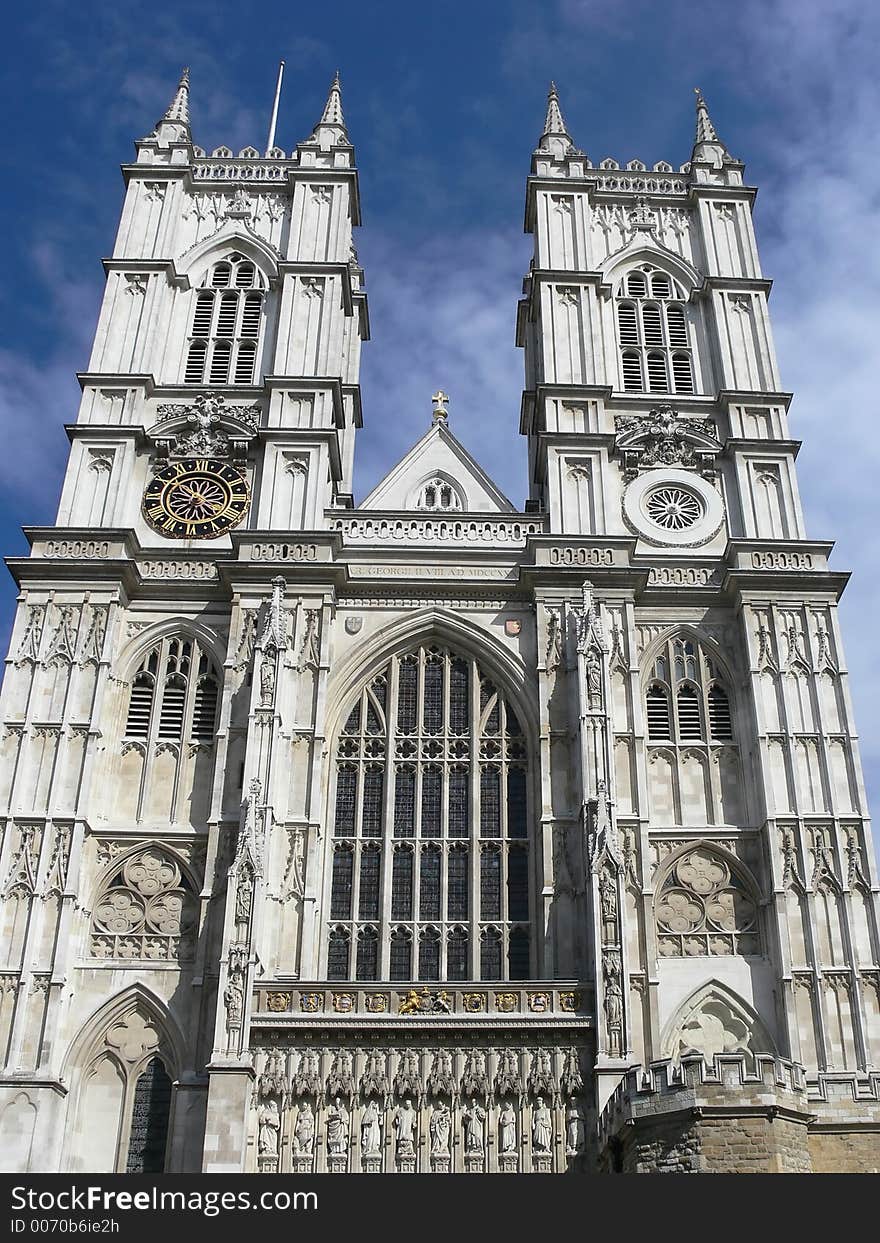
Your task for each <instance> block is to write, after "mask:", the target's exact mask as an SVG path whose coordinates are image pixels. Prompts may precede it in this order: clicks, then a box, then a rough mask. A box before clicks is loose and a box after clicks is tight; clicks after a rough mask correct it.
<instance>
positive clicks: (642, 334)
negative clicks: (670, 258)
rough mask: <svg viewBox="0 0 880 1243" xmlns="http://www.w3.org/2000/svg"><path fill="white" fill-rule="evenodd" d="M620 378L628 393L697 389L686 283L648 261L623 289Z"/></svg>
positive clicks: (619, 304) (619, 313) (628, 278)
mask: <svg viewBox="0 0 880 1243" xmlns="http://www.w3.org/2000/svg"><path fill="white" fill-rule="evenodd" d="M617 299H618V301H617V338H618V346H619V347H620V381H621V383H622V385H623V389H624V391H625V392H628V393H636V392H645V391H647V392H650V393H693V392H694V391H695V385H694V360H693V350H692V346H691V339H690V330H689V328H688V320H687V311H686V309H685V305H684V301H683V294H682V291H681V289H680V288H679V287H678V285H677V284H676V283H675V281H674V280H672V278H671V277H670V276H668V275H667V274H666V273H665V272H657V271H655V270H653V269H651V268H650V267H648V266H647V265H646V266H645V267H644V268H642V269H640V270H637V271H634V272H630V273H628V274H627V276H626V277H625V278H624V280H623V281H622V282H621V284H620V286H619V287H618V289H617Z"/></svg>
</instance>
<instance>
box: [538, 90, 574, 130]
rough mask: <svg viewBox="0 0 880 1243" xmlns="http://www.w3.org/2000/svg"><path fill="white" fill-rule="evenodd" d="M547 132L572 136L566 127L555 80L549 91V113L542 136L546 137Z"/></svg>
mask: <svg viewBox="0 0 880 1243" xmlns="http://www.w3.org/2000/svg"><path fill="white" fill-rule="evenodd" d="M547 134H564V135H565V137H566V138H568V137H570V135H569V133H568V130H567V129H566V128H565V120H564V118H563V116H562V109H561V108H560V107H559V93H558V92H557V90H556V83H555V82H551V83H550V90H549V91H548V92H547V115H546V117H545V118H544V133H543V134H542V135H541V137H542V138H544V137H546V135H547Z"/></svg>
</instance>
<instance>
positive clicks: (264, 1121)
mask: <svg viewBox="0 0 880 1243" xmlns="http://www.w3.org/2000/svg"><path fill="white" fill-rule="evenodd" d="M257 1125H258V1127H259V1134H258V1136H257V1151H258V1153H259V1155H260V1156H261V1157H277V1156H278V1132H279V1131H280V1130H281V1116H280V1114H279V1113H278V1104H277V1102H276V1101H266V1103H265V1104H264V1105H261V1106H260V1110H259V1113H258V1114H257Z"/></svg>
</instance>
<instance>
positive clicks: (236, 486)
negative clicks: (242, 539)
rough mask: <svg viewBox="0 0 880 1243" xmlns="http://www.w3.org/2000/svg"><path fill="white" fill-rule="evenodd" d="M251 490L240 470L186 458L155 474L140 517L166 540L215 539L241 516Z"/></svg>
mask: <svg viewBox="0 0 880 1243" xmlns="http://www.w3.org/2000/svg"><path fill="white" fill-rule="evenodd" d="M249 501H250V489H249V487H248V483H247V479H245V477H244V475H243V474H242V473H241V471H239V470H236V469H235V467H234V466H228V465H227V464H226V463H225V462H218V461H216V460H215V459H214V458H188V459H187V460H186V461H184V462H174V463H173V464H172V465H171V466H166V467H165V468H164V469H163V470H160V471H159V472H158V474H156V475H154V477H153V478H152V480H151V481H150V482H149V483H148V484H147V487H146V490H145V491H144V500H143V507H142V508H143V513H144V517H145V518H146V520H147V522H149V524H150V526H151V527H152V528H153V530H154V531H158V532H159V534H160V535H166V536H168V538H169V539H216V538H217V536H218V535H225V533H226V532H227V531H229V530H231V529H232V528H233V527H237V526H238V524H239V523H240V522H241V520H242V518H243V517H244V515H245V513H246V511H247V507H248V502H249Z"/></svg>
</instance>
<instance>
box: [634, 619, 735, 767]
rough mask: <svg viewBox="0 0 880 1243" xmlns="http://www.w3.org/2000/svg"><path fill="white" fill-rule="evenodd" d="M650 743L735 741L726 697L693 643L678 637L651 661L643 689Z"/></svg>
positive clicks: (712, 663)
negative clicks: (644, 688) (647, 679)
mask: <svg viewBox="0 0 880 1243" xmlns="http://www.w3.org/2000/svg"><path fill="white" fill-rule="evenodd" d="M645 719H646V723H647V729H648V741H649V742H665V741H672V742H682V743H688V744H689V743H692V742H698V743H700V742H701V743H707V742H730V741H732V740H733V736H734V731H733V714H732V710H731V702H730V693H729V690H728V688H727V687H726V686H725V684H724V682H723V680H722V678H721V676H720V674H719V672H718V669H717V666H716V663H715V661H713V660H712V658H711V657H710V656H709V655H708V653H707V652H706V651H705V649H704V648H703V647H702V645H701V644H700V643H698V642H697V640H696V639H693V638H690V637H687V636H681V635H676V636H673V637H672V638H670V639H669V640H668V641H667V642H666V643H665V644H664V645H663V647H662V649H661V650H660V652H659V653H658V654H657V655H656V656H655V657H654V661H653V664H652V666H651V669H650V670H649V682H648V685H647V688H646V690H645Z"/></svg>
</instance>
